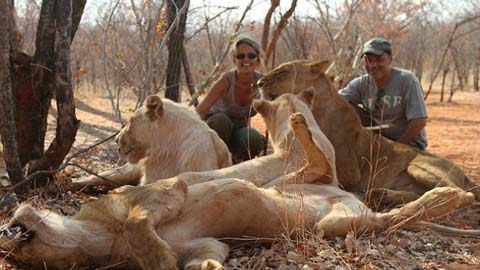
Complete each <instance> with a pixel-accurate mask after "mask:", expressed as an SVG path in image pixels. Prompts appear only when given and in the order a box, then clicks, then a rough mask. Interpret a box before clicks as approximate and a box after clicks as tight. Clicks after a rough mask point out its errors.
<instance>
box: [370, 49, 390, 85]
mask: <svg viewBox="0 0 480 270" xmlns="http://www.w3.org/2000/svg"><path fill="white" fill-rule="evenodd" d="M364 59H365V69H366V70H367V72H368V74H370V76H372V77H373V79H374V80H375V81H382V80H385V79H388V77H389V73H390V69H391V64H392V56H391V55H390V54H388V53H384V54H382V55H376V54H373V53H367V54H366V55H365V58H364Z"/></svg>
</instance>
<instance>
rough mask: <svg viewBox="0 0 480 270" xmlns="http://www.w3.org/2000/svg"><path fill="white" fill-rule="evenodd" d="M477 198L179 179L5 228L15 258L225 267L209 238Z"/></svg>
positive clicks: (28, 210) (282, 230) (428, 210)
mask: <svg viewBox="0 0 480 270" xmlns="http://www.w3.org/2000/svg"><path fill="white" fill-rule="evenodd" d="M290 123H291V125H292V128H293V130H294V132H295V134H296V135H298V136H300V137H303V138H304V139H305V138H306V139H307V140H305V141H304V142H306V144H305V145H304V147H305V149H308V147H309V146H312V145H315V143H314V142H313V141H312V140H311V136H308V134H309V129H308V127H307V126H306V121H305V120H304V119H303V118H302V117H301V115H300V114H295V115H293V117H291V118H290ZM305 135H307V136H305ZM309 139H310V140H309ZM301 141H303V139H302V140H301ZM302 143H303V142H302ZM316 150H317V151H318V150H319V149H318V148H317V149H316ZM312 157H313V159H311V158H312ZM317 161H320V164H318V165H319V166H320V168H322V167H323V166H324V164H323V161H322V160H321V159H318V157H317V156H316V155H315V154H313V155H307V163H308V164H309V166H310V168H311V171H312V172H316V171H318V172H321V171H322V170H321V169H320V170H316V165H317V164H316V162H317ZM291 176H292V177H293V178H294V177H295V176H294V175H291ZM287 182H289V181H287ZM279 183H280V184H281V183H283V181H280V182H279ZM279 188H282V190H280V189H279ZM473 200H474V199H473V195H472V194H471V193H467V192H464V191H463V190H461V189H458V188H454V187H441V188H436V189H434V190H432V191H429V192H427V193H425V194H424V195H423V196H422V197H420V199H418V200H416V201H414V202H410V203H408V204H406V205H405V206H403V207H401V208H399V209H396V210H393V211H390V212H388V213H374V212H371V211H370V210H369V209H368V208H367V207H366V206H365V205H364V204H362V203H361V202H360V201H359V200H358V199H356V198H355V197H354V196H353V195H352V194H350V193H348V192H345V191H343V190H341V189H339V188H337V187H335V186H333V185H317V184H285V185H283V184H281V185H280V186H279V187H278V188H271V189H263V188H258V187H256V186H255V185H253V184H252V183H249V182H246V181H243V180H238V179H231V178H230V179H218V180H214V181H209V182H206V183H201V184H196V185H191V186H187V184H186V183H184V182H183V181H181V180H178V179H176V178H172V179H169V180H164V181H157V182H155V183H153V184H149V185H145V186H136V187H124V188H120V189H119V190H117V192H116V193H112V194H110V195H107V196H105V197H102V198H100V199H98V200H97V201H94V202H91V203H88V204H85V205H84V206H83V207H82V209H81V211H80V212H79V213H78V214H77V215H75V216H73V217H67V216H62V215H58V214H55V213H52V212H48V211H38V210H36V209H34V208H33V207H31V206H29V205H25V204H24V205H22V206H21V207H19V209H17V211H16V212H15V213H14V216H13V218H12V219H11V221H10V222H9V223H8V224H7V225H5V226H4V227H3V228H2V229H1V230H0V247H1V248H2V249H3V250H4V251H6V252H5V254H8V256H9V257H11V258H12V259H13V260H15V261H17V262H19V263H21V264H26V265H29V266H34V267H44V268H62V269H65V268H70V267H73V266H75V267H83V266H86V267H101V266H107V265H108V266H112V265H115V266H118V267H127V266H141V267H142V268H143V269H177V267H180V268H182V269H183V268H184V269H188V270H191V269H200V270H218V269H222V263H223V261H224V260H225V258H226V256H227V254H228V246H227V245H226V244H224V243H222V242H220V241H218V240H216V239H215V238H212V237H236V238H237V237H244V236H250V237H252V236H253V237H276V236H280V235H287V236H294V235H295V234H296V233H297V232H301V231H303V230H316V231H318V232H320V231H321V232H323V233H324V234H325V235H327V236H337V235H338V236H341V235H345V234H347V233H348V232H349V231H352V230H355V231H375V230H385V229H386V228H388V227H389V226H394V225H405V224H410V223H412V222H416V221H418V220H422V219H427V218H432V217H435V216H438V215H442V214H445V213H448V212H450V211H452V210H453V209H455V208H457V207H459V206H462V205H465V204H468V203H470V202H472V201H473Z"/></svg>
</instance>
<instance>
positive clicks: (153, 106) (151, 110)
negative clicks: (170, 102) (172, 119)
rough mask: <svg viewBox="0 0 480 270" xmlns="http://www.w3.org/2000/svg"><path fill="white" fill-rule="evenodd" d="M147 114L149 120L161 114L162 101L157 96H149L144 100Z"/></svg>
mask: <svg viewBox="0 0 480 270" xmlns="http://www.w3.org/2000/svg"><path fill="white" fill-rule="evenodd" d="M145 107H146V108H147V112H146V114H147V116H148V119H150V120H152V121H153V120H156V119H158V118H160V117H161V116H162V113H163V102H162V99H161V98H160V97H159V96H149V97H148V98H147V101H146V102H145Z"/></svg>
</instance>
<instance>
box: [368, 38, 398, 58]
mask: <svg viewBox="0 0 480 270" xmlns="http://www.w3.org/2000/svg"><path fill="white" fill-rule="evenodd" d="M367 53H373V54H376V55H382V54H384V53H388V54H392V44H390V42H389V41H388V40H386V39H384V38H380V37H376V38H372V39H370V40H369V41H367V42H365V44H363V49H362V56H363V55H365V54H367Z"/></svg>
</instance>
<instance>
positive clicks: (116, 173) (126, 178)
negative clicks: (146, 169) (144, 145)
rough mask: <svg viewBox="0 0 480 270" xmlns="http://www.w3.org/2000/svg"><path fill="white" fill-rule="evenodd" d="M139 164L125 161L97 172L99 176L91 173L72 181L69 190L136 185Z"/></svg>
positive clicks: (139, 172) (140, 175) (139, 174)
mask: <svg viewBox="0 0 480 270" xmlns="http://www.w3.org/2000/svg"><path fill="white" fill-rule="evenodd" d="M140 168H141V166H139V165H138V164H131V163H127V164H125V165H123V166H120V167H118V168H113V169H112V170H108V171H104V172H101V173H99V176H96V175H91V176H88V177H83V178H80V179H78V180H74V181H72V183H71V185H70V189H71V190H80V189H83V188H87V187H93V186H104V187H109V188H112V187H113V188H116V187H120V186H123V185H137V184H138V183H139V182H140V178H141V177H142V171H141V169H140Z"/></svg>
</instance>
